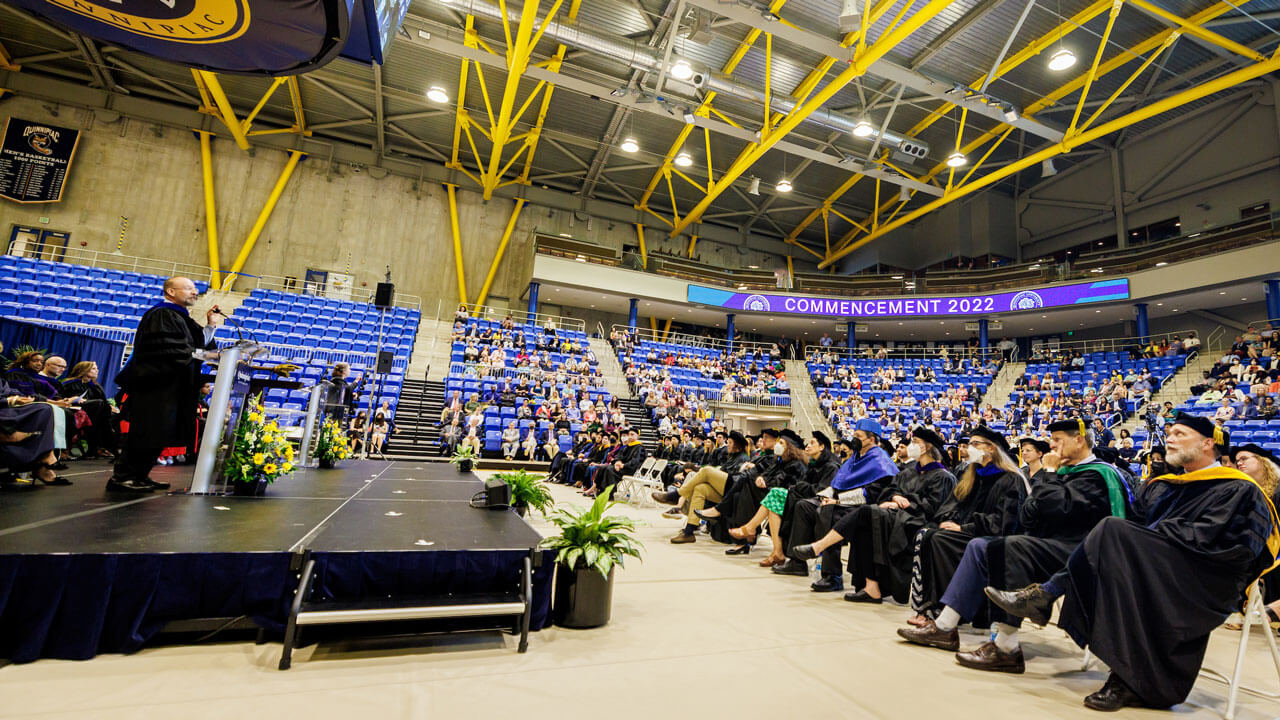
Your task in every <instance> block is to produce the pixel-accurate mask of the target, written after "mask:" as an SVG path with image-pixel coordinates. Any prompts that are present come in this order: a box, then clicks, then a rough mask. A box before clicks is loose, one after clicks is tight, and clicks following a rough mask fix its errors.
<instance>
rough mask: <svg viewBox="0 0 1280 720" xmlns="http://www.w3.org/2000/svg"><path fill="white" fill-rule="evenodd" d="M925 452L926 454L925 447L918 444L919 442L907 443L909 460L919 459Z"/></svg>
mask: <svg viewBox="0 0 1280 720" xmlns="http://www.w3.org/2000/svg"><path fill="white" fill-rule="evenodd" d="M923 454H924V448H922V447H920V446H919V445H917V444H915V443H911V444H910V445H907V459H908V460H913V461H914V460H919V459H920V456H921V455H923Z"/></svg>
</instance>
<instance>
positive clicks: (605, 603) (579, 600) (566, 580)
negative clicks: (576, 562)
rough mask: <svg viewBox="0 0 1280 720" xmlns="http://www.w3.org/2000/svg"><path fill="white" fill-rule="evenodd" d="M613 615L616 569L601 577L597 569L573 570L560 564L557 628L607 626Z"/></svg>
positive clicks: (554, 611) (555, 612)
mask: <svg viewBox="0 0 1280 720" xmlns="http://www.w3.org/2000/svg"><path fill="white" fill-rule="evenodd" d="M612 612H613V569H612V568H610V569H609V577H607V578H605V577H601V576H600V573H598V572H596V571H595V570H594V569H591V568H585V567H580V568H578V569H577V570H572V569H570V568H569V567H568V566H566V565H564V564H558V565H556V587H555V601H554V604H553V606H552V611H551V616H552V619H553V620H554V621H555V624H556V625H559V626H560V627H567V628H594V627H600V626H601V625H606V624H608V622H609V616H610V614H611V613H612Z"/></svg>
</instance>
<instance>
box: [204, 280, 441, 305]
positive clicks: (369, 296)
mask: <svg viewBox="0 0 1280 720" xmlns="http://www.w3.org/2000/svg"><path fill="white" fill-rule="evenodd" d="M242 279H243V280H246V281H252V287H245V286H242V287H240V288H233V287H232V286H233V283H235V282H238V281H240V280H242ZM222 289H223V290H233V291H234V292H246V293H247V292H248V291H249V290H276V291H279V292H287V293H294V294H296V295H312V296H314V297H326V298H333V299H335V300H346V301H348V302H364V303H369V304H371V305H372V304H373V299H374V296H375V295H376V291H375V290H368V289H364V288H354V287H353V288H351V293H350V295H349V296H348V297H342V296H340V295H316V294H315V293H309V292H307V284H306V282H305V281H303V282H301V283H300V282H299V281H298V279H297V278H295V277H285V276H283V275H249V274H247V273H237V274H236V275H235V276H232V275H229V274H228V275H227V276H226V279H225V280H224V281H223V287H222ZM391 304H392V305H394V306H396V307H402V308H408V309H410V310H418V311H421V310H422V298H420V297H418V296H417V295H410V294H409V293H401V292H397V293H396V296H395V300H393V301H392V303H391Z"/></svg>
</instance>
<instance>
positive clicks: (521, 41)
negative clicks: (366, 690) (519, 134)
mask: <svg viewBox="0 0 1280 720" xmlns="http://www.w3.org/2000/svg"><path fill="white" fill-rule="evenodd" d="M538 5H539V0H524V6H523V7H522V8H521V9H520V24H519V26H517V27H516V32H515V37H514V39H513V38H512V36H511V30H510V28H509V27H508V23H507V22H506V21H505V18H504V20H503V28H504V30H506V32H507V82H506V85H505V86H504V87H503V90H502V104H501V105H499V106H498V117H497V121H496V122H495V123H494V124H493V127H492V128H491V130H492V132H491V135H492V138H491V139H492V140H493V149H492V150H491V151H490V153H489V162H488V170H487V171H484V173H483V174H482V175H481V179H482V180H484V199H485V200H489V199H491V198H492V197H493V191H494V190H496V189H497V188H498V182H499V181H500V180H501V179H502V174H501V168H502V150H503V148H505V147H506V145H507V139H508V138H509V137H510V136H511V130H512V129H513V128H514V127H515V123H516V120H518V119H519V118H516V117H514V116H513V115H512V111H513V110H514V109H515V104H516V93H517V92H518V91H519V90H520V78H521V77H523V76H524V71H525V68H527V67H528V66H529V56H530V55H532V54H533V43H532V42H531V41H532V39H533V34H534V30H535V27H534V26H535V25H536V24H537V18H538ZM549 19H550V18H548V20H549ZM482 294H483V293H482Z"/></svg>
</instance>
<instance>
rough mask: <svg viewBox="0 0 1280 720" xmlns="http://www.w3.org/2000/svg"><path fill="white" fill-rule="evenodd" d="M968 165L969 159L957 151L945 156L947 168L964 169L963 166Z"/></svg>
mask: <svg viewBox="0 0 1280 720" xmlns="http://www.w3.org/2000/svg"><path fill="white" fill-rule="evenodd" d="M968 164H969V158H967V157H965V155H964V153H962V152H960V151H958V150H957V151H956V152H953V153H951V154H950V155H948V156H947V167H953V168H958V167H964V166H965V165H968Z"/></svg>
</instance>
